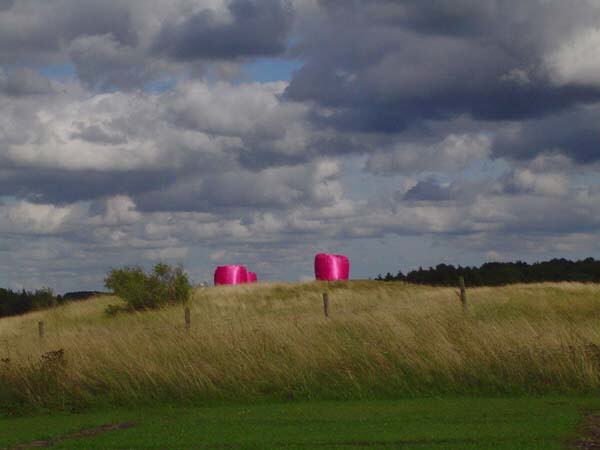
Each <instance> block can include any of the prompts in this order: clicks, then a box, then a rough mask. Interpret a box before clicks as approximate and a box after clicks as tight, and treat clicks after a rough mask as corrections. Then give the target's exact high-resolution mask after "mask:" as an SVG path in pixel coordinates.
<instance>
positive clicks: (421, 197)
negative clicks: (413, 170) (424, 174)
mask: <svg viewBox="0 0 600 450" xmlns="http://www.w3.org/2000/svg"><path fill="white" fill-rule="evenodd" d="M453 194H454V193H453V190H452V186H443V185H441V184H439V183H438V182H437V181H436V180H434V179H427V180H421V181H419V182H418V183H417V184H416V185H415V186H413V187H412V188H410V189H409V190H408V191H407V192H406V193H405V194H403V196H402V200H408V201H435V202H443V201H447V200H451V199H453V198H454V197H455V195H453Z"/></svg>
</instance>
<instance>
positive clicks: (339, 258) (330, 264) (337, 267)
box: [315, 253, 350, 281]
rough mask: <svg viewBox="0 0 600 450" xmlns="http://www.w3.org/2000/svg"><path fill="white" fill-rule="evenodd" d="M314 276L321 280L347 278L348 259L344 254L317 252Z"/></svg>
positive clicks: (348, 273) (348, 270) (348, 272)
mask: <svg viewBox="0 0 600 450" xmlns="http://www.w3.org/2000/svg"><path fill="white" fill-rule="evenodd" d="M315 277H316V279H317V280H322V281H336V280H348V278H349V277H350V260H349V259H348V257H347V256H344V255H330V254H328V253H318V254H317V255H316V256H315Z"/></svg>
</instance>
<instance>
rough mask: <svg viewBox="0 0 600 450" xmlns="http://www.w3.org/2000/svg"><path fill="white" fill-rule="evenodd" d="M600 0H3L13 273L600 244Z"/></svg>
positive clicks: (372, 269)
mask: <svg viewBox="0 0 600 450" xmlns="http://www.w3.org/2000/svg"><path fill="white" fill-rule="evenodd" d="M599 160H600V0H568V1H565V0H523V1H519V2H516V1H514V0H447V1H445V0H362V1H353V0H320V1H319V0H139V1H138V0H44V1H40V0H0V286H4V287H11V288H20V287H26V288H29V289H33V288H36V287H40V286H51V287H53V288H54V289H55V290H56V291H57V292H64V291H67V290H73V289H96V288H101V287H102V279H103V277H104V275H105V273H106V272H107V270H109V269H110V268H112V267H118V266H122V265H142V266H144V267H149V266H150V265H152V264H154V263H155V262H158V261H166V262H170V263H183V265H184V267H185V268H186V269H187V271H188V272H189V274H190V275H191V278H192V279H193V280H194V281H195V282H198V281H202V280H207V279H210V278H211V276H212V270H213V268H214V266H215V265H218V264H227V263H229V264H235V263H245V264H247V265H248V266H250V267H251V268H252V269H253V270H255V271H256V272H258V274H259V277H260V278H262V279H270V280H274V279H284V280H297V279H302V278H304V277H310V276H311V275H312V261H313V259H312V258H313V255H314V253H315V252H317V251H327V252H336V253H338V252H339V253H345V254H347V255H348V256H350V258H351V262H352V276H353V277H365V278H366V277H369V276H376V275H377V274H378V273H380V272H384V273H385V272H387V271H392V272H395V271H397V270H398V269H402V270H403V271H406V270H409V269H411V268H415V267H418V266H420V265H423V266H428V265H435V264H437V263H439V262H453V263H461V264H475V263H481V262H484V261H489V260H513V259H524V260H527V261H536V260H541V259H546V258H550V257H555V256H565V257H570V258H578V257H585V256H596V257H597V256H599V252H600V176H599V175H600V174H599V172H600V164H599Z"/></svg>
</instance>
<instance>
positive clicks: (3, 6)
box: [0, 0, 15, 11]
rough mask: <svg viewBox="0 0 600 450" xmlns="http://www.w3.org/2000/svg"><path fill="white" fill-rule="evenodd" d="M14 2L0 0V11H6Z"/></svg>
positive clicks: (13, 0) (12, 0)
mask: <svg viewBox="0 0 600 450" xmlns="http://www.w3.org/2000/svg"><path fill="white" fill-rule="evenodd" d="M14 4H15V0H0V11H6V10H7V9H10V8H12V7H13V5H14Z"/></svg>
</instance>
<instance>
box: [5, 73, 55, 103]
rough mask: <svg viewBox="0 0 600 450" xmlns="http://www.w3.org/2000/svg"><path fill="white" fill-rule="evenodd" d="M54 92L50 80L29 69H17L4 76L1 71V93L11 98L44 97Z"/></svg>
mask: <svg viewBox="0 0 600 450" xmlns="http://www.w3.org/2000/svg"><path fill="white" fill-rule="evenodd" d="M53 92H54V89H53V88H52V85H51V83H50V80H48V78H46V77H44V76H43V75H41V74H39V73H38V72H36V71H34V70H31V69H28V68H17V69H14V70H10V71H9V72H8V73H6V74H3V73H2V71H1V69H0V93H3V94H5V95H8V96H11V97H19V96H23V95H43V94H51V93H53Z"/></svg>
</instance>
